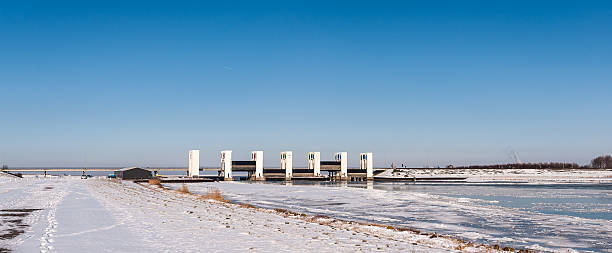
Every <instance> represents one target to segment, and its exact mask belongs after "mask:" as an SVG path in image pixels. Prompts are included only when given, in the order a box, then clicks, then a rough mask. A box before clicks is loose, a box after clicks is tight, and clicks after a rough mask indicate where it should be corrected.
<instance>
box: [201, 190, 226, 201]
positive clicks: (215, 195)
mask: <svg viewBox="0 0 612 253" xmlns="http://www.w3.org/2000/svg"><path fill="white" fill-rule="evenodd" d="M203 198H205V199H213V200H216V201H219V202H223V203H231V201H229V200H227V199H225V198H224V197H223V195H221V191H219V189H211V190H209V191H208V192H207V193H206V194H204V196H203Z"/></svg>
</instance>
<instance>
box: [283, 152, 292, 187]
mask: <svg viewBox="0 0 612 253" xmlns="http://www.w3.org/2000/svg"><path fill="white" fill-rule="evenodd" d="M280 161H281V170H285V180H291V177H292V176H293V152H291V151H285V152H281V153H280Z"/></svg>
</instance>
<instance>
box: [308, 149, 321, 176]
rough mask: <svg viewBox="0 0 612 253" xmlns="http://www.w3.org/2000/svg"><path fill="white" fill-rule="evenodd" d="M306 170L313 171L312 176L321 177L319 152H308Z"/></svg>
mask: <svg viewBox="0 0 612 253" xmlns="http://www.w3.org/2000/svg"><path fill="white" fill-rule="evenodd" d="M308 169H309V170H313V171H314V176H315V177H319V176H321V152H308Z"/></svg>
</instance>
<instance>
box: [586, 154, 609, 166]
mask: <svg viewBox="0 0 612 253" xmlns="http://www.w3.org/2000/svg"><path fill="white" fill-rule="evenodd" d="M591 167H592V168H594V169H612V156H610V155H602V156H598V157H596V158H595V159H593V160H591Z"/></svg>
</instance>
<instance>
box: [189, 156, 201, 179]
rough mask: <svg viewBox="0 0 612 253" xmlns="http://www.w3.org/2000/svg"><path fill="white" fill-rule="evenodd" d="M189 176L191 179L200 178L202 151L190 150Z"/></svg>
mask: <svg viewBox="0 0 612 253" xmlns="http://www.w3.org/2000/svg"><path fill="white" fill-rule="evenodd" d="M187 175H188V176H190V177H198V176H200V150H189V170H188V172H187Z"/></svg>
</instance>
